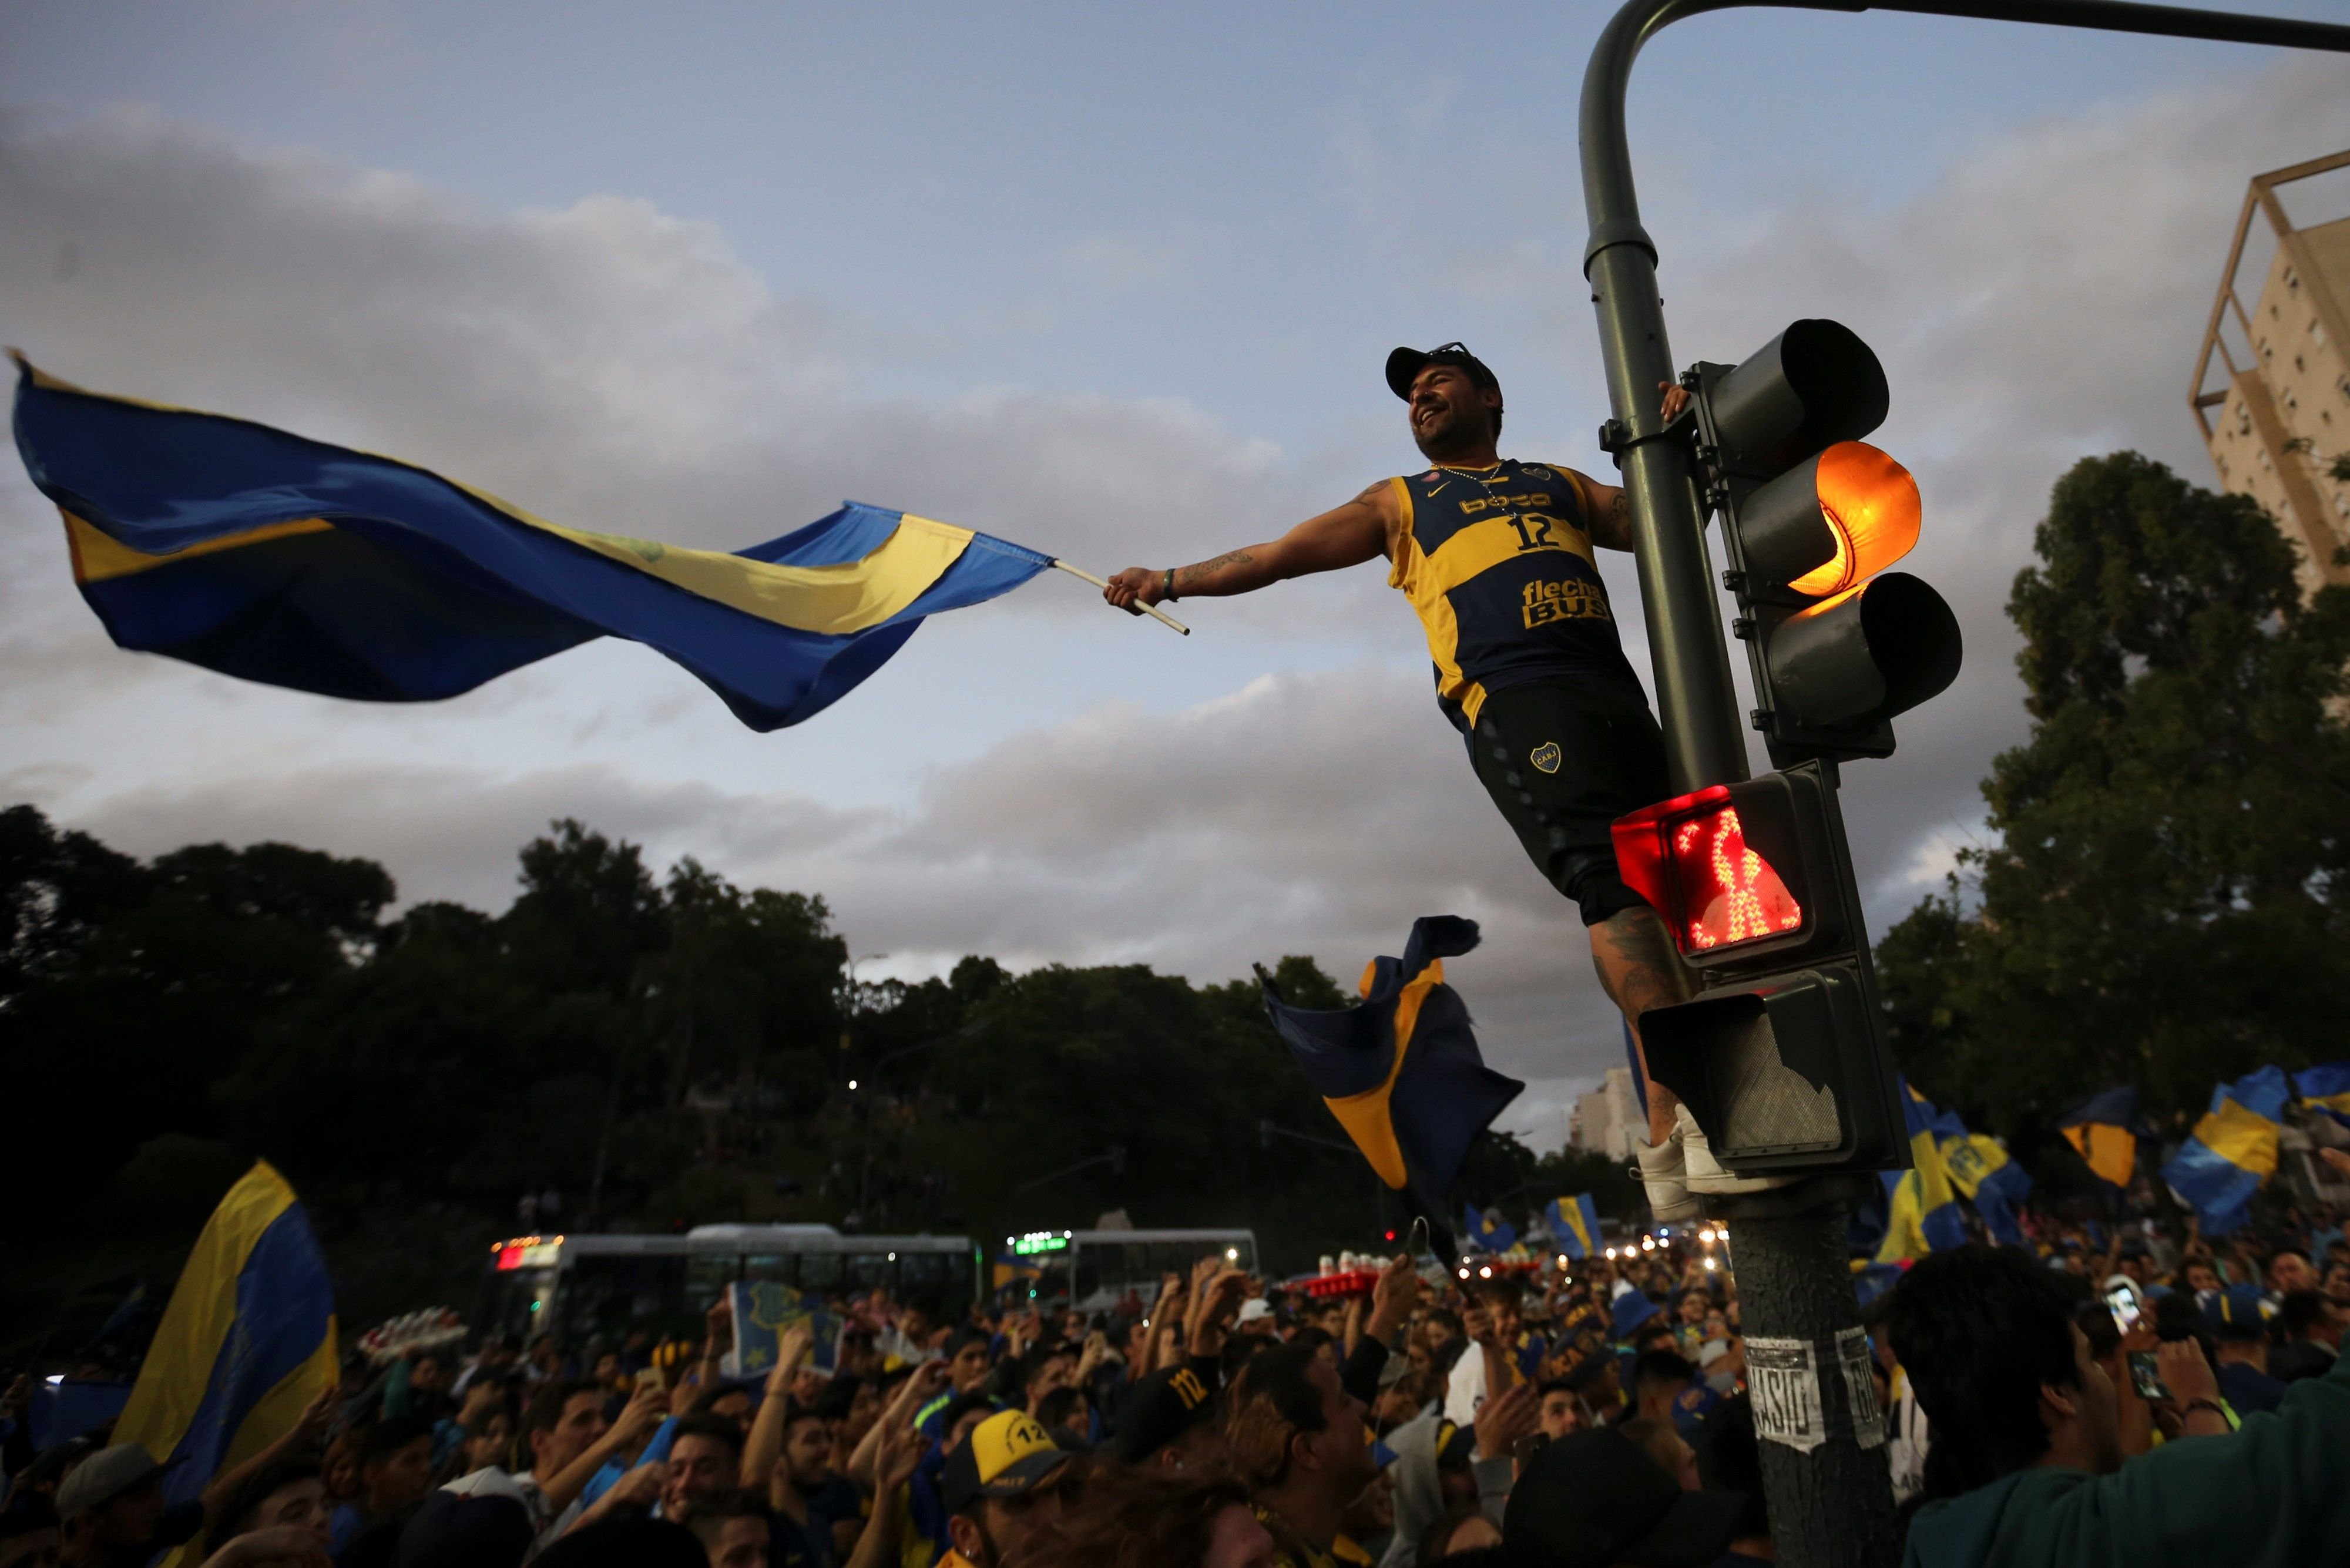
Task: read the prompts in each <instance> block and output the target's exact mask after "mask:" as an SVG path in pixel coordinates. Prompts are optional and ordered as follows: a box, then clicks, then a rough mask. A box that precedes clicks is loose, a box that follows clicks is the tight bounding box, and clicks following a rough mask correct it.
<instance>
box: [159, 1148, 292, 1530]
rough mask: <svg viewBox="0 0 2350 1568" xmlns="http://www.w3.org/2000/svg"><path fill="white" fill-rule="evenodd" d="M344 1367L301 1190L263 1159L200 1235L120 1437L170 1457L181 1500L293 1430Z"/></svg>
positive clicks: (173, 1487)
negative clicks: (296, 1190) (299, 1194)
mask: <svg viewBox="0 0 2350 1568" xmlns="http://www.w3.org/2000/svg"><path fill="white" fill-rule="evenodd" d="M337 1378H338V1366H337V1362H336V1348H335V1293H334V1287H333V1286H332V1284H331V1283H330V1282H328V1276H327V1260H326V1257H325V1255H324V1254H323V1253H321V1252H320V1251H319V1250H318V1239H317V1236H316V1235H315V1234H314V1233H313V1232H312V1231H311V1229H310V1218H309V1216H308V1215H307V1214H306V1213H305V1212H304V1211H303V1209H302V1205H301V1203H300V1202H299V1201H298V1200H297V1199H296V1198H295V1196H294V1189H292V1188H291V1187H289V1186H287V1185H286V1179H285V1178H284V1177H282V1176H280V1175H278V1174H277V1172H276V1170H274V1169H272V1168H270V1166H269V1164H268V1163H267V1162H266V1161H264V1160H256V1161H255V1162H254V1167H253V1168H252V1169H251V1170H249V1171H247V1172H246V1173H245V1174H244V1178H243V1179H240V1180H239V1181H238V1182H237V1183H236V1185H235V1186H234V1187H232V1188H230V1189H229V1190H228V1194H227V1196H226V1197H224V1198H223V1199H221V1201H220V1206H219V1207H218V1208H217V1209H215V1210H213V1214H212V1218H211V1219H210V1220H206V1221H205V1222H204V1228H203V1233H202V1234H201V1235H199V1236H198V1237H197V1238H196V1245H195V1250H194V1251H192V1252H191V1253H190V1254H189V1255H188V1262H187V1265H186V1266H185V1267H184V1268H182V1270H181V1271H180V1281H179V1283H178V1284H177V1285H175V1286H174V1287H173V1288H172V1300H171V1303H170V1304H169V1305H168V1306H166V1307H165V1308H164V1309H163V1316H162V1320H161V1322H160V1323H159V1324H157V1325H156V1329H155V1337H154V1340H153V1342H152V1343H151V1345H149V1346H148V1350H147V1358H146V1360H145V1362H144V1363H142V1364H141V1366H140V1369H139V1380H138V1382H137V1384H136V1385H135V1386H133V1387H132V1389H131V1391H130V1403H129V1404H127V1405H126V1406H124V1407H123V1411H122V1417H121V1418H120V1420H118V1421H117V1422H116V1423H115V1426H114V1438H113V1440H114V1441H116V1442H118V1443H137V1444H139V1445H140V1447H142V1448H144V1449H146V1450H147V1451H148V1452H149V1453H150V1454H151V1455H153V1456H154V1457H155V1458H156V1459H160V1460H161V1461H163V1462H164V1463H165V1464H167V1465H169V1466H170V1467H171V1469H169V1470H168V1471H166V1472H165V1475H164V1478H163V1495H164V1497H165V1498H166V1499H168V1500H169V1501H172V1502H183V1501H188V1500H190V1499H192V1498H195V1497H198V1496H200V1495H202V1493H203V1490H204V1488H206V1487H207V1486H210V1485H211V1484H212V1482H213V1478H214V1477H215V1476H216V1475H218V1474H219V1473H220V1472H221V1471H222V1470H224V1469H229V1468H230V1467H232V1466H234V1465H238V1464H241V1463H243V1462H244V1460H246V1459H251V1458H252V1457H253V1456H254V1455H255V1454H257V1453H259V1452H260V1451H261V1450H262V1449H265V1448H266V1447H268V1446H269V1445H270V1444H271V1443H273V1442H275V1441H276V1439H277V1438H281V1437H283V1436H285V1435H286V1433H287V1432H289V1431H291V1430H292V1429H293V1428H294V1427H295V1425H296V1422H297V1421H299V1420H300V1418H301V1416H302V1411H303V1409H304V1407H307V1405H308V1404H309V1403H310V1401H311V1400H313V1399H315V1398H316V1397H317V1396H318V1394H319V1392H320V1391H321V1390H323V1389H325V1388H327V1387H328V1386H332V1385H333V1384H334V1383H335V1382H336V1381H337Z"/></svg>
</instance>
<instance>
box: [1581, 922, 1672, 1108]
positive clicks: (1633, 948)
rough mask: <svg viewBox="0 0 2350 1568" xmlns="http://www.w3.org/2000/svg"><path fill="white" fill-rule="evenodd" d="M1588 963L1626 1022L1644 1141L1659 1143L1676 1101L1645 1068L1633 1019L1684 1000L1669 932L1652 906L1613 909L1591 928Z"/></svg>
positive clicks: (1642, 1047) (1643, 1050)
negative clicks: (1642, 1102) (1644, 1117)
mask: <svg viewBox="0 0 2350 1568" xmlns="http://www.w3.org/2000/svg"><path fill="white" fill-rule="evenodd" d="M1591 963H1592V967H1593V968H1594V969H1596V970H1597V971H1599V983H1600V984H1601V985H1602V986H1604V987H1605V988H1606V989H1607V996H1608V1000H1609V1001H1611V1002H1615V1004H1616V1006H1617V1010H1618V1011H1620V1012H1622V1013H1623V1014H1624V1021H1625V1022H1626V1023H1628V1024H1630V1025H1631V1028H1632V1044H1633V1048H1634V1049H1635V1050H1636V1051H1638V1053H1639V1057H1640V1077H1641V1079H1642V1080H1643V1082H1644V1083H1645V1085H1646V1086H1647V1088H1648V1142H1649V1143H1651V1144H1653V1145H1655V1146H1657V1147H1663V1145H1664V1141H1665V1139H1666V1138H1667V1137H1670V1136H1671V1134H1672V1130H1673V1111H1674V1109H1675V1107H1677V1106H1679V1104H1680V1101H1679V1097H1678V1096H1675V1095H1674V1094H1673V1092H1672V1091H1671V1090H1670V1089H1668V1088H1666V1087H1665V1086H1664V1085H1662V1084H1659V1083H1658V1082H1657V1080H1656V1078H1655V1077H1654V1076H1653V1075H1651V1074H1650V1073H1649V1072H1648V1047H1647V1045H1646V1044H1643V1043H1642V1042H1641V1039H1640V1025H1639V1022H1638V1020H1639V1017H1640V1014H1641V1013H1642V1012H1646V1011H1648V1009H1649V1008H1652V1007H1669V1006H1671V1005H1672V1004H1673V1003H1675V1002H1686V1001H1688V1000H1689V995H1690V988H1689V980H1688V977H1687V976H1686V975H1685V974H1684V973H1683V972H1682V970H1681V965H1680V961H1679V958H1678V957H1677V956H1676V955H1675V954H1674V951H1673V940H1672V936H1671V934H1670V933H1669V932H1668V931H1667V930H1666V929H1665V922H1664V921H1663V920H1662V919H1659V917H1658V915H1657V912H1656V911H1655V910H1654V909H1647V908H1645V907H1644V908H1640V909H1621V910H1618V911H1617V913H1615V914H1613V915H1610V916H1608V917H1607V919H1604V920H1602V921H1600V922H1599V923H1598V924H1597V925H1596V926H1593V927H1592V928H1591Z"/></svg>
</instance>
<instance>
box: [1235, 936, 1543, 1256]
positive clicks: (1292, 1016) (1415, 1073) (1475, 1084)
mask: <svg viewBox="0 0 2350 1568" xmlns="http://www.w3.org/2000/svg"><path fill="white" fill-rule="evenodd" d="M1477 940H1478V937H1477V922H1476V921H1474V920H1466V919H1461V918H1460V917H1458V916H1454V915H1430V916H1424V917H1422V918H1421V919H1417V920H1414V921H1413V922H1412V926H1411V935H1410V937H1409V939H1408V940H1406V941H1405V943H1404V949H1403V957H1402V958H1400V959H1393V958H1384V957H1382V958H1377V959H1373V960H1372V961H1371V962H1370V964H1369V965H1368V966H1367V968H1366V969H1365V970H1364V971H1363V982H1362V997H1363V1000H1362V1001H1361V1002H1357V1003H1356V1004H1355V1005H1354V1006H1352V1007H1342V1008H1337V1009H1336V1010H1333V1011H1322V1010H1318V1009H1315V1008H1305V1007H1295V1006H1292V1005H1291V1004H1290V1003H1288V1002H1284V1001H1283V1000H1282V997H1281V992H1280V991H1279V990H1278V989H1276V988H1275V987H1274V983H1273V977H1272V976H1270V975H1268V974H1267V973H1265V971H1263V968H1262V967H1260V968H1259V969H1258V970H1257V971H1256V972H1257V980H1258V982H1259V983H1260V984H1261V985H1262V986H1263V990H1264V1004H1265V1010H1266V1011H1267V1012H1269V1013H1270V1014H1271V1015H1272V1017H1273V1024H1274V1029H1276V1030H1277V1031H1279V1032H1280V1034H1281V1037H1282V1039H1283V1040H1284V1042H1285V1043H1287V1044H1288V1046H1289V1053H1290V1055H1291V1056H1292V1057H1293V1058H1295V1061H1296V1063H1297V1065H1298V1068H1299V1070H1300V1071H1302V1072H1303V1073H1304V1074H1305V1077H1306V1081H1307V1082H1308V1083H1310V1084H1312V1085H1314V1089H1315V1093H1317V1094H1319V1095H1320V1096H1322V1103H1323V1104H1324V1105H1326V1106H1329V1107H1330V1114H1331V1115H1332V1116H1336V1118H1337V1119H1338V1125H1339V1126H1340V1127H1344V1128H1346V1130H1347V1137H1349V1138H1351V1139H1353V1140H1354V1144H1355V1147H1357V1148H1358V1149H1360V1150H1362V1151H1363V1158H1366V1159H1367V1160H1369V1161H1370V1162H1371V1168H1372V1169H1373V1170H1375V1171H1377V1172H1378V1177H1379V1179H1380V1180H1381V1181H1383V1182H1385V1183H1387V1185H1388V1187H1390V1188H1393V1189H1396V1190H1398V1191H1400V1192H1402V1193H1404V1194H1405V1195H1406V1197H1407V1198H1408V1199H1409V1200H1410V1201H1411V1202H1412V1204H1413V1208H1414V1211H1415V1212H1417V1213H1419V1215H1420V1216H1421V1217H1422V1218H1424V1219H1426V1220H1428V1222H1429V1227H1430V1231H1432V1232H1434V1233H1435V1234H1434V1237H1433V1240H1434V1241H1435V1244H1436V1246H1437V1249H1438V1251H1439V1252H1440V1254H1441V1255H1446V1256H1450V1255H1451V1253H1452V1251H1453V1242H1452V1238H1451V1225H1450V1224H1449V1223H1448V1222H1447V1221H1446V1220H1445V1217H1444V1205H1445V1203H1446V1200H1447V1199H1449V1198H1450V1197H1451V1192H1452V1187H1453V1183H1454V1182H1455V1181H1457V1180H1458V1179H1460V1175H1461V1162H1462V1161H1463V1160H1465V1159H1466V1158H1468V1156H1469V1146H1470V1144H1471V1142H1473V1141H1474V1140H1475V1139H1476V1137H1477V1135H1478V1134H1479V1133H1482V1132H1483V1131H1484V1130H1485V1129H1486V1128H1487V1127H1490V1126H1492V1121H1493V1118H1494V1117H1495V1116H1500V1115H1501V1114H1502V1111H1503V1108H1504V1107H1506V1106H1508V1105H1509V1103H1510V1102H1511V1101H1512V1100H1514V1099H1516V1098H1517V1097H1518V1093H1519V1091H1520V1090H1522V1089H1523V1088H1524V1087H1525V1085H1523V1084H1521V1083H1519V1082H1518V1081H1517V1080H1516V1079H1514V1078H1506V1077H1503V1075H1501V1074H1499V1073H1496V1072H1494V1071H1493V1070H1492V1068H1490V1067H1488V1066H1486V1065H1485V1059H1484V1057H1483V1055H1482V1054H1480V1052H1479V1051H1478V1049H1477V1036H1476V1035H1475V1033H1472V1032H1471V1029H1470V1026H1469V1008H1468V1005H1467V1004H1466V1003H1465V1002H1462V1001H1461V996H1460V993H1459V992H1455V991H1454V990H1453V989H1452V988H1451V986H1449V985H1447V984H1445V983H1444V960H1446V959H1448V958H1457V957H1459V956H1460V955H1461V954H1462V953H1465V952H1468V951H1469V950H1471V949H1473V948H1474V947H1475V946H1476V945H1477Z"/></svg>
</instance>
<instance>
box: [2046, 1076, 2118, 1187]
mask: <svg viewBox="0 0 2350 1568" xmlns="http://www.w3.org/2000/svg"><path fill="white" fill-rule="evenodd" d="M2056 1130H2057V1131H2059V1132H2061V1133H2063V1134H2064V1141H2065V1142H2066V1143H2069V1144H2071V1145H2072V1146H2073V1148H2074V1152H2076V1153H2077V1154H2079V1155H2080V1157H2081V1158H2082V1160H2083V1161H2084V1162H2085V1164H2086V1165H2087V1166H2088V1168H2090V1169H2091V1170H2093V1171H2095V1172H2096V1174H2097V1178H2098V1179H2099V1180H2101V1181H2105V1182H2106V1183H2108V1184H2110V1185H2112V1186H2115V1187H2127V1186H2128V1185H2129V1184H2130V1176H2131V1174H2132V1173H2133V1172H2134V1171H2135V1170H2136V1169H2137V1090H2136V1089H2132V1088H2127V1087H2124V1088H2119V1089H2106V1090H2105V1091H2104V1092H2102V1093H2100V1094H2095V1095H2091V1096H2089V1097H2088V1098H2087V1099H2085V1100H2083V1101H2082V1102H2081V1103H2080V1104H2079V1105H2077V1106H2074V1107H2073V1108H2072V1109H2071V1110H2069V1111H2066V1112H2065V1113H2064V1116H2062V1117H2061V1118H2059V1120H2058V1121H2057V1123H2056Z"/></svg>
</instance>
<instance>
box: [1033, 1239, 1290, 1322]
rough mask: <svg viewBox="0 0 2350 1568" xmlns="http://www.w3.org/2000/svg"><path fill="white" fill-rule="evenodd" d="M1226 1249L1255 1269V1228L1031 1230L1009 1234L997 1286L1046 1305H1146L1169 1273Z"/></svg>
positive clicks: (1246, 1268)
mask: <svg viewBox="0 0 2350 1568" xmlns="http://www.w3.org/2000/svg"><path fill="white" fill-rule="evenodd" d="M1212 1252H1222V1254H1223V1255H1224V1261H1225V1262H1227V1263H1229V1264H1230V1265H1231V1266H1232V1267H1233V1268H1235V1269H1239V1270H1242V1271H1243V1272H1247V1273H1251V1274H1253V1273H1255V1272H1257V1267H1256V1232H1255V1231H1238V1230H1227V1231H1029V1232H1027V1233H1026V1234H1025V1235H1021V1236H1006V1237H1005V1238H1003V1252H1002V1253H1001V1254H1000V1255H999V1256H998V1257H997V1259H996V1264H995V1285H996V1288H997V1289H999V1290H1009V1291H1010V1292H1012V1293H1013V1294H1014V1297H1015V1299H1016V1298H1017V1297H1018V1296H1020V1295H1022V1294H1025V1295H1026V1297H1027V1299H1028V1300H1030V1301H1032V1302H1035V1303H1036V1304H1037V1305H1039V1306H1046V1307H1050V1306H1060V1307H1074V1308H1075V1309H1076V1310H1077V1311H1078V1312H1105V1311H1107V1310H1108V1309H1109V1308H1110V1307H1112V1306H1114V1305H1115V1304H1117V1303H1118V1302H1119V1301H1120V1300H1122V1299H1124V1298H1125V1297H1127V1296H1129V1295H1131V1296H1133V1297H1135V1298H1136V1299H1137V1300H1139V1301H1140V1302H1141V1303H1142V1304H1143V1305H1144V1306H1145V1307H1146V1308H1147V1307H1149V1305H1150V1303H1152V1302H1153V1301H1155V1300H1156V1299H1158V1295H1159V1281H1160V1280H1161V1279H1162V1278H1164V1277H1165V1276H1166V1275H1169V1274H1181V1275H1182V1276H1183V1277H1184V1278H1185V1279H1187V1280H1188V1279H1190V1277H1191V1266H1192V1265H1193V1264H1194V1263H1197V1262H1199V1261H1200V1260H1201V1258H1204V1257H1206V1256H1208V1255H1209V1254H1210V1253H1212Z"/></svg>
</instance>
